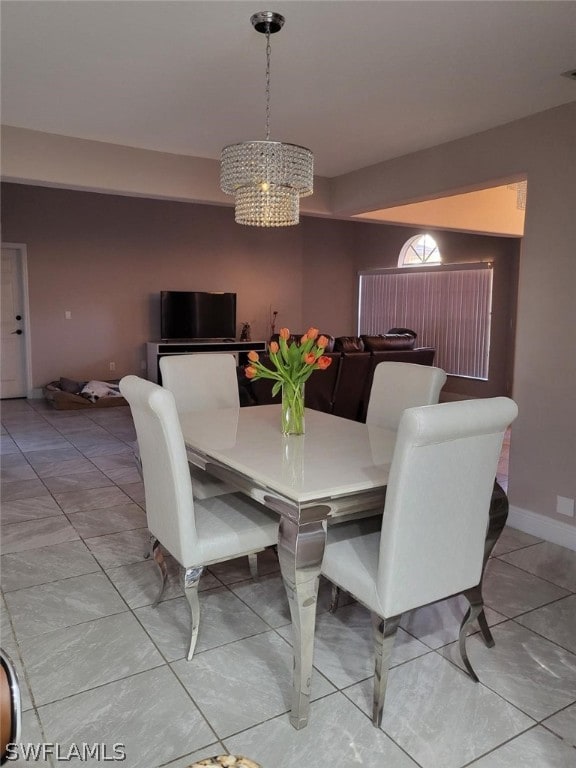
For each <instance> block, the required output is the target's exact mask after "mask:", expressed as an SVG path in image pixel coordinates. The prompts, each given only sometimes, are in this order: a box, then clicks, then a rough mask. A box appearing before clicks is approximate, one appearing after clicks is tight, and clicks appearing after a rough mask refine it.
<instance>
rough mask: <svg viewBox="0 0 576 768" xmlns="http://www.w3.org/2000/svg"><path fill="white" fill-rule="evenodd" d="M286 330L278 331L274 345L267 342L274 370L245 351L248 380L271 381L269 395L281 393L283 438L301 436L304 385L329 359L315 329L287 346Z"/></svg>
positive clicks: (324, 340) (256, 354) (325, 342)
mask: <svg viewBox="0 0 576 768" xmlns="http://www.w3.org/2000/svg"><path fill="white" fill-rule="evenodd" d="M289 338H290V331H289V330H288V328H281V329H280V339H279V341H278V342H276V341H271V342H270V344H269V345H268V353H269V355H270V360H271V361H272V363H273V365H274V367H273V368H267V367H266V366H265V365H263V364H262V363H261V362H260V356H259V355H258V352H254V351H252V352H248V360H249V361H250V363H249V364H248V365H247V366H246V376H247V378H249V379H275V382H274V386H273V387H272V396H275V395H277V394H278V392H279V391H280V390H282V421H281V428H282V434H284V435H303V434H304V385H305V383H306V382H307V381H308V379H309V378H310V376H311V375H312V373H313V371H316V370H321V371H323V370H325V369H326V368H328V366H329V365H330V364H331V362H332V359H331V358H330V357H327V356H326V355H324V349H325V348H326V345H327V344H328V339H327V338H326V336H318V329H317V328H309V329H308V330H307V331H306V333H305V334H304V336H302V337H301V339H300V341H299V342H292V343H290V344H289V343H288V339H289Z"/></svg>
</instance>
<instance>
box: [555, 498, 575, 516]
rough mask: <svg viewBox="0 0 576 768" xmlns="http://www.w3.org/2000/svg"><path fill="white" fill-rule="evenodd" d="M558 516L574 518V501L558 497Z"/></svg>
mask: <svg viewBox="0 0 576 768" xmlns="http://www.w3.org/2000/svg"><path fill="white" fill-rule="evenodd" d="M556 514H558V515H565V516H566V517H574V499H569V498H568V497H567V496H556Z"/></svg>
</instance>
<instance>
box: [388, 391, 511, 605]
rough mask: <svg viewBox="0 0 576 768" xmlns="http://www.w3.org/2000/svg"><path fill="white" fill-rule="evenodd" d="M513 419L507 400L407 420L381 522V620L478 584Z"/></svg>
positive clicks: (429, 409) (413, 413) (409, 414)
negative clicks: (498, 472) (504, 445)
mask: <svg viewBox="0 0 576 768" xmlns="http://www.w3.org/2000/svg"><path fill="white" fill-rule="evenodd" d="M517 413H518V408H517V406H516V403H515V402H514V401H513V400H510V399H509V398H507V397H494V398H487V399H482V400H463V401H460V402H450V403H441V404H439V405H429V406H423V407H420V408H409V409H408V410H407V411H405V412H404V415H403V417H402V420H401V422H400V427H399V430H398V435H397V439H396V446H395V449H394V457H393V460H392V465H391V468H390V475H389V480H388V487H387V490H386V503H385V506H384V515H383V518H382V535H381V540H380V559H379V564H378V575H377V584H376V591H377V594H378V597H379V601H380V603H381V607H382V611H383V615H385V616H395V615H397V614H400V613H403V612H404V611H408V610H411V609H412V608H416V607H418V606H421V605H427V604H428V603H431V602H434V601H436V600H439V599H442V598H444V597H448V596H450V595H453V594H456V593H458V592H461V591H463V590H465V589H469V588H470V587H473V586H476V585H477V584H479V583H480V578H481V573H482V561H483V555H484V539H485V535H486V528H487V525H488V514H489V508H490V499H491V496H492V489H493V486H494V478H495V476H496V470H497V467H498V459H499V456H500V451H501V448H502V439H503V437H504V432H505V431H506V428H507V427H508V425H509V424H511V423H512V422H513V421H514V419H515V418H516V416H517Z"/></svg>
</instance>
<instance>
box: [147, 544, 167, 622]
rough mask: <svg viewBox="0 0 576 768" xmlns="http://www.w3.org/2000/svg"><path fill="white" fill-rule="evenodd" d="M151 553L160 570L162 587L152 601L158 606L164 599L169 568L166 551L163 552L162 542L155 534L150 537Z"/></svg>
mask: <svg viewBox="0 0 576 768" xmlns="http://www.w3.org/2000/svg"><path fill="white" fill-rule="evenodd" d="M150 554H151V556H152V557H153V558H154V562H155V563H156V565H157V566H158V570H159V571H160V589H159V591H158V594H157V595H156V599H155V600H154V602H153V603H152V608H156V606H157V605H158V603H159V602H160V600H162V595H163V594H164V588H165V587H166V582H167V581H168V568H167V567H166V560H165V559H164V553H163V552H162V547H161V546H160V542H159V541H158V539H156V538H155V537H154V536H152V537H151V539H150Z"/></svg>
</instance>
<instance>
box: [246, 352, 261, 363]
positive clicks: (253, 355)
mask: <svg viewBox="0 0 576 768" xmlns="http://www.w3.org/2000/svg"><path fill="white" fill-rule="evenodd" d="M248 360H250V362H251V363H257V362H258V360H260V355H259V354H258V352H255V351H254V350H252V351H251V352H248Z"/></svg>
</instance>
